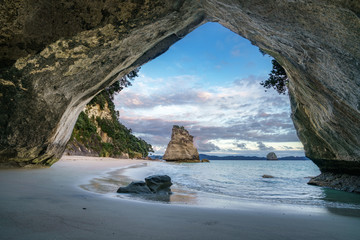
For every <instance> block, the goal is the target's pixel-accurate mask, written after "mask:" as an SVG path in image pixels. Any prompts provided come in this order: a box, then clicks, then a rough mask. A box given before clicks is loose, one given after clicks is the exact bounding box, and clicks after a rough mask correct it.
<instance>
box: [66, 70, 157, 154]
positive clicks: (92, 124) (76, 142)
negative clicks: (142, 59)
mask: <svg viewBox="0 0 360 240" xmlns="http://www.w3.org/2000/svg"><path fill="white" fill-rule="evenodd" d="M138 72H139V68H137V69H135V70H133V71H131V72H130V73H129V74H127V75H126V76H124V77H122V78H120V79H119V80H118V81H116V82H115V83H114V84H112V85H111V86H109V87H107V88H106V89H104V90H103V91H101V92H100V93H99V94H98V95H96V96H95V97H94V98H93V99H92V100H91V101H90V103H89V104H88V106H87V107H89V108H91V107H92V106H96V105H98V106H99V107H100V109H101V110H102V111H109V112H110V115H111V118H110V119H109V118H101V117H99V116H98V117H96V118H94V117H92V118H89V116H88V115H87V111H86V110H85V111H84V112H81V114H80V115H79V117H78V120H77V122H76V124H75V127H74V130H73V133H72V136H71V139H70V141H69V143H68V152H69V153H71V151H72V150H74V149H79V148H81V149H90V150H91V151H92V152H96V153H98V154H99V156H107V157H109V156H110V157H116V156H121V155H123V154H124V153H127V154H128V155H129V157H131V158H133V157H135V158H136V157H146V156H148V154H149V152H154V150H153V149H152V146H151V145H150V144H148V143H147V142H146V141H144V140H143V139H141V138H138V137H136V136H134V135H133V134H132V131H131V129H128V128H126V127H125V126H124V125H122V124H121V123H120V122H119V112H118V111H116V110H115V105H114V102H113V99H114V95H115V94H116V93H118V92H120V91H121V90H122V89H123V88H125V87H128V86H131V82H130V81H133V80H134V78H135V77H137V76H138V75H137V73H138ZM107 108H108V109H107ZM98 128H99V129H100V133H101V132H102V133H106V135H107V136H108V137H109V138H111V141H107V142H103V141H102V138H101V136H100V135H101V134H100V135H99V132H98ZM79 146H83V147H79Z"/></svg>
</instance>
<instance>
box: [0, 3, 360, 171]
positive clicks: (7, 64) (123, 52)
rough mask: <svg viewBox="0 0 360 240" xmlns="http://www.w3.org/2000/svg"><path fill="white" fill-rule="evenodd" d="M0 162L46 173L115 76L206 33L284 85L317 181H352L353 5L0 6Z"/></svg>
mask: <svg viewBox="0 0 360 240" xmlns="http://www.w3.org/2000/svg"><path fill="white" fill-rule="evenodd" d="M3 3H4V4H2V5H1V6H0V23H1V25H0V26H1V29H0V36H1V37H0V53H1V55H0V57H1V59H0V63H1V65H0V98H1V103H0V117H1V118H0V119H1V120H0V126H1V130H0V131H1V132H0V137H1V138H0V162H2V163H3V164H12V165H17V166H26V165H34V164H35V165H36V164H41V165H51V164H52V163H54V162H55V161H57V160H58V159H59V157H60V156H61V154H62V152H63V150H64V147H65V144H66V142H67V141H68V139H69V137H70V134H71V131H72V128H73V125H74V123H75V121H76V118H77V115H78V114H79V112H80V111H81V110H82V109H83V107H84V106H85V104H86V103H87V102H88V101H89V100H90V99H91V98H92V97H93V96H94V95H95V94H96V93H98V92H99V91H100V90H101V89H103V88H104V87H105V86H107V85H109V84H111V83H112V82H114V81H115V80H116V79H117V78H118V77H119V76H122V75H124V74H126V73H127V72H129V71H130V70H131V69H133V68H135V67H138V66H141V65H142V64H144V63H146V62H147V61H149V60H151V59H153V58H155V57H156V56H158V55H159V54H161V53H163V52H164V51H166V50H167V49H168V47H169V46H171V45H172V44H173V43H174V42H176V41H178V40H180V39H181V38H182V37H184V36H185V35H186V34H187V33H189V32H190V31H191V30H193V29H194V28H196V27H197V26H199V25H201V24H202V23H204V22H206V21H217V22H219V23H221V24H222V25H224V26H225V27H227V28H229V29H231V30H232V31H234V32H235V33H237V34H239V35H241V36H243V37H245V38H247V39H249V40H250V41H252V43H253V44H255V45H257V46H259V47H260V48H261V49H263V50H264V51H266V52H267V53H269V54H270V55H272V56H273V57H275V58H276V59H277V60H278V61H279V62H280V63H281V64H282V65H283V67H284V68H285V69H286V71H287V73H288V75H289V76H290V79H291V81H290V86H289V89H290V99H291V107H292V112H293V113H292V119H293V121H294V124H295V127H296V130H297V132H298V136H299V138H300V140H301V141H302V143H303V144H304V147H305V152H306V155H307V156H308V157H309V158H311V159H312V160H313V161H314V162H315V163H316V164H318V166H319V167H320V168H321V170H322V171H339V172H347V173H351V174H360V147H359V146H360V121H359V119H360V62H359V59H360V44H359V42H360V20H359V16H360V3H359V2H358V1H350V0H343V1H342V0H338V1H335V0H334V1H330V0H319V1H306V0H304V1H295V0H294V1H285V0H277V1H267V0H252V1H250V0H240V1H231V0H221V1H220V0H218V1H216V0H208V1H196V0H178V1H170V0H167V1H155V0H153V1H146V0H144V1H119V0H117V1H116V0H104V1H91V2H89V1H81V0H75V1H66V0H59V1H50V2H49V1H46V0H43V1H35V0H17V1H10V0H5V1H3Z"/></svg>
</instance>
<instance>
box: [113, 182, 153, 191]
mask: <svg viewBox="0 0 360 240" xmlns="http://www.w3.org/2000/svg"><path fill="white" fill-rule="evenodd" d="M117 192H118V193H141V194H151V193H152V192H151V190H150V189H149V187H148V186H147V185H146V183H145V182H144V181H138V182H132V183H130V184H129V185H128V186H126V187H119V189H118V190H117Z"/></svg>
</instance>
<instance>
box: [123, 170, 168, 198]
mask: <svg viewBox="0 0 360 240" xmlns="http://www.w3.org/2000/svg"><path fill="white" fill-rule="evenodd" d="M171 185H172V183H171V178H170V177H169V176H167V175H153V176H149V177H147V178H145V182H144V181H138V182H132V183H130V184H129V185H128V186H126V187H120V188H119V189H118V190H117V192H118V193H136V194H161V195H169V194H171V189H170V186H171Z"/></svg>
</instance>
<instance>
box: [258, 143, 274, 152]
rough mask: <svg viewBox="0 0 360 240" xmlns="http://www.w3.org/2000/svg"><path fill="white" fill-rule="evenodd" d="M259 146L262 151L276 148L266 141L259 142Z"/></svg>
mask: <svg viewBox="0 0 360 240" xmlns="http://www.w3.org/2000/svg"><path fill="white" fill-rule="evenodd" d="M257 146H258V148H259V149H260V150H261V151H273V150H275V148H273V147H271V146H270V147H269V146H266V145H265V144H264V143H262V142H257Z"/></svg>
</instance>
